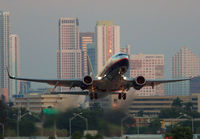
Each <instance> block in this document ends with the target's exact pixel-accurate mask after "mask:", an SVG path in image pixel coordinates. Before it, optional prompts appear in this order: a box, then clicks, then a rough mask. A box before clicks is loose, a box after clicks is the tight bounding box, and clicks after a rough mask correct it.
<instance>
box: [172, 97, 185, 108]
mask: <svg viewBox="0 0 200 139" xmlns="http://www.w3.org/2000/svg"><path fill="white" fill-rule="evenodd" d="M182 105H183V101H182V100H181V99H180V98H179V97H177V98H176V99H174V101H173V102H172V106H173V107H182Z"/></svg>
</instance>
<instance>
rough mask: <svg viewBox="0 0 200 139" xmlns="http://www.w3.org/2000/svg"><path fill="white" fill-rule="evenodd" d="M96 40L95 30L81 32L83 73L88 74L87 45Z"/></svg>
mask: <svg viewBox="0 0 200 139" xmlns="http://www.w3.org/2000/svg"><path fill="white" fill-rule="evenodd" d="M93 42H94V33H93V32H81V33H80V48H81V50H82V70H83V71H82V75H84V76H86V75H87V74H88V72H87V71H88V70H87V67H88V65H87V45H88V44H92V43H93Z"/></svg>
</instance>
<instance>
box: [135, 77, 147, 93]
mask: <svg viewBox="0 0 200 139" xmlns="http://www.w3.org/2000/svg"><path fill="white" fill-rule="evenodd" d="M133 84H134V88H135V89H136V90H140V89H141V88H142V87H143V86H144V85H145V84H146V79H145V78H144V77H143V76H138V77H136V78H135V81H134V83H133Z"/></svg>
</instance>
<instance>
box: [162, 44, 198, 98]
mask: <svg viewBox="0 0 200 139" xmlns="http://www.w3.org/2000/svg"><path fill="white" fill-rule="evenodd" d="M171 74H172V78H190V77H196V76H199V58H198V56H197V55H196V54H194V53H193V52H192V51H191V50H190V49H189V48H187V47H182V48H181V49H180V51H179V52H177V53H176V54H175V55H174V56H172V58H171ZM165 95H168V96H170V95H182V96H187V95H190V81H189V80H188V81H182V82H177V83H173V84H172V83H168V84H166V85H165Z"/></svg>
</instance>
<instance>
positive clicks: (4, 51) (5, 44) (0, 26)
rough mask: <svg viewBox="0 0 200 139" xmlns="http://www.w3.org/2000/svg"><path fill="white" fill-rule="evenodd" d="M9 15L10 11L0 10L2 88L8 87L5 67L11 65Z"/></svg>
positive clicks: (0, 71)
mask: <svg viewBox="0 0 200 139" xmlns="http://www.w3.org/2000/svg"><path fill="white" fill-rule="evenodd" d="M9 16H10V13H9V12H3V11H0V88H8V74H7V71H6V70H5V68H6V67H8V66H9V34H10V24H9Z"/></svg>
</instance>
